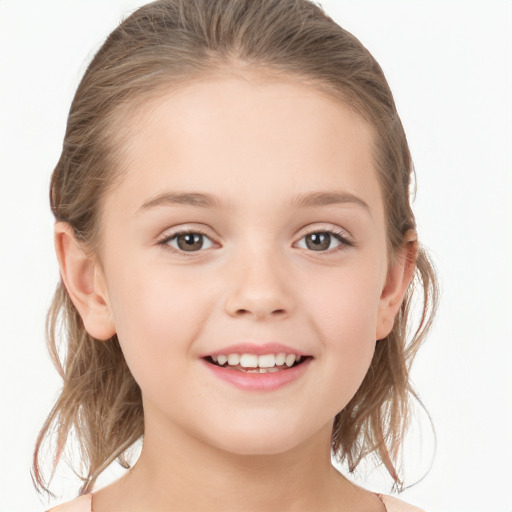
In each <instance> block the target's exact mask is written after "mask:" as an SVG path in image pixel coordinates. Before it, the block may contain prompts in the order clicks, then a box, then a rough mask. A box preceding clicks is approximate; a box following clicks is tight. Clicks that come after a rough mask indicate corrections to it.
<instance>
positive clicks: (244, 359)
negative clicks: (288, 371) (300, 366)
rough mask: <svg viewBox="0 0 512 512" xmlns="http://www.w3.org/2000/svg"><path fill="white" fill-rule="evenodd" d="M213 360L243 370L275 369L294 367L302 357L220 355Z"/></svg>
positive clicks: (291, 355)
mask: <svg viewBox="0 0 512 512" xmlns="http://www.w3.org/2000/svg"><path fill="white" fill-rule="evenodd" d="M212 359H213V360H214V361H215V362H216V363H218V364H220V365H221V366H222V365H224V364H226V363H228V364H229V365H230V366H237V365H240V366H241V367H242V368H258V367H259V368H273V367H274V366H281V365H284V364H286V366H293V364H294V363H295V362H297V363H298V362H299V361H300V359H301V356H299V355H295V354H285V353H284V352H281V353H279V354H262V355H256V354H227V355H226V354H219V355H216V356H212Z"/></svg>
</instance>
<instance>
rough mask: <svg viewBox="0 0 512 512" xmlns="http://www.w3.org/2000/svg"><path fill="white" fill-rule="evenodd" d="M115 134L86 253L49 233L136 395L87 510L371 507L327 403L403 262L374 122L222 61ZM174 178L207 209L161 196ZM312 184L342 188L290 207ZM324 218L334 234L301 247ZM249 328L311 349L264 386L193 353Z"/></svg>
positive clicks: (341, 388)
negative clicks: (196, 241)
mask: <svg viewBox="0 0 512 512" xmlns="http://www.w3.org/2000/svg"><path fill="white" fill-rule="evenodd" d="M128 139H129V140H128V141H127V143H126V144H125V145H124V146H123V147H122V149H121V151H122V152H121V155H122V159H123V162H124V163H125V169H126V171H125V174H124V175H123V177H122V179H121V180H120V182H119V185H118V186H117V187H116V188H115V189H114V190H113V191H112V192H111V193H109V195H108V196H107V197H105V198H104V201H103V203H102V211H101V219H102V231H101V240H100V245H99V247H100V249H99V251H98V253H96V254H95V255H89V254H88V253H86V252H84V251H82V250H81V248H80V247H79V246H78V244H77V243H76V241H75V240H74V238H73V235H72V231H71V229H70V227H69V226H67V225H66V224H62V223H58V224H57V225H56V231H55V232H56V235H55V236H56V247H57V254H58V257H59V262H60V265H61V271H62V276H63V279H64V282H65V284H66V287H67V289H68V291H69V293H70V296H71V297H72V300H73V302H74V303H75V305H76V307H77V308H78V310H79V312H80V314H81V316H82V318H83V320H84V324H85V326H86V329H87V330H88V332H89V333H90V334H91V335H93V336H94V337H96V338H99V339H107V338H109V337H110V336H112V335H113V334H114V333H117V335H118V337H119V341H120V344H121V347H122V349H123V353H124V355H125V357H126V360H127V362H128V365H129V367H130V369H131V371H132V373H133V375H134V377H135V379H136V380H137V382H138V384H139V385H140V387H141V389H142V394H143V402H144V420H145V437H144V446H143V450H142V454H141V457H140V459H139V461H138V463H137V464H136V465H135V467H134V468H133V470H132V471H130V472H129V473H128V474H127V475H126V476H125V477H123V478H122V479H121V480H119V481H117V482H115V483H114V484H112V485H110V486H109V487H106V488H104V489H102V490H100V491H98V492H96V493H95V494H94V496H93V506H94V511H95V512H106V511H107V510H108V511H109V512H117V511H123V512H131V511H139V512H140V511H141V510H151V511H154V512H159V511H164V510H166V511H167V510H210V511H215V510H233V511H234V510H237V511H238V510H240V511H241V510H244V511H246V512H247V511H252V510H255V511H256V510H258V511H265V510H275V509H276V503H279V509H280V510H294V511H306V510H313V509H316V510H324V511H329V510H337V511H345V510H346V511H349V510H350V511H355V512H357V511H361V512H362V511H366V512H368V511H382V510H384V507H383V505H382V503H381V502H380V500H379V499H378V498H377V497H376V496H375V495H373V494H372V493H369V492H367V491H364V490H362V489H360V488H358V487H356V486H354V485H353V484H352V483H350V482H349V481H348V480H346V479H345V478H344V477H342V476H341V475H340V474H339V473H338V472H337V471H336V470H335V469H334V468H333V467H332V465H331V462H330V436H331V427H332V421H333V418H334V416H335V415H336V414H337V413H338V412H339V411H340V410H341V409H343V407H344V406H345V405H346V404H347V403H348V401H349V400H350V399H351V398H352V396H353V395H354V394H355V392H356V390H357V389H358V387H359V385H360V384H361V382H362V380H363V378H364V376H365V374H366V372H367V369H368V367H369V365H370V362H371V359H372V356H373V352H374V349H375V342H376V340H377V339H381V338H384V337H385V336H386V335H387V334H388V333H389V331H390V330H391V328H392V325H393V320H394V318H395V315H396V313H397V311H398V308H399V306H400V303H401V301H402V298H403V295H404V293H405V290H406V288H407V285H408V283H409V280H410V278H411V275H412V271H413V269H414V263H412V262H411V259H412V258H411V257H410V256H411V254H412V247H413V245H414V244H412V243H409V244H407V245H404V249H403V251H402V252H399V253H398V254H397V255H396V258H393V264H391V263H390V261H389V259H388V256H387V245H386V230H385V216H384V206H383V201H382V197H381V191H380V187H379V183H378V180H377V177H376V173H375V169H374V162H373V156H372V144H373V134H372V130H371V128H370V127H369V126H368V125H367V124H366V123H365V121H363V120H362V119H361V118H360V117H359V116H358V115H357V114H355V113H354V112H353V111H352V110H350V109H349V108H348V107H347V106H346V105H344V104H343V103H341V102H339V101H336V100H334V99H332V98H330V97H328V96H327V95H325V94H323V93H322V92H320V91H318V90H316V89H314V88H312V87H311V86H309V85H305V84H303V83H300V82H297V81H293V80H292V79H289V80H288V79H280V80H277V81H269V80H260V79H257V78H255V77H249V76H246V77H240V76H234V75H222V76H216V77H211V78H209V79H207V80H204V81H202V82H196V83H193V84H189V85H188V86H186V87H183V88H180V89H177V90H171V91H169V92H168V94H165V95H163V96H161V97H159V98H158V99H156V100H154V101H152V103H151V104H148V105H146V106H145V108H143V109H142V110H141V111H140V112H138V113H137V114H134V116H133V127H132V128H131V134H130V136H129V138H128ZM177 191H179V192H196V193H209V194H212V195H214V196H216V197H217V198H218V200H219V201H222V202H223V206H222V207H219V208H217V207H215V208H205V207H199V206H191V205H176V204H171V203H169V202H168V201H163V200H162V199H161V198H162V194H167V193H169V192H177ZM319 191H322V192H334V191H336V192H340V193H341V194H343V195H344V197H345V200H344V201H343V202H341V203H335V204H327V205H317V206H309V207H296V206H292V202H293V200H294V198H296V196H297V195H302V194H308V193H311V192H319ZM354 198H355V199H354ZM347 199H349V200H347ZM178 228H179V229H180V230H181V229H182V228H183V229H184V230H185V231H187V232H188V233H197V230H198V229H199V230H200V231H202V232H204V233H206V235H207V237H206V238H203V239H202V241H203V247H204V248H202V249H200V250H197V251H195V252H188V253H186V252H185V253H184V252H181V253H180V252H179V251H178V247H179V246H178V240H177V239H176V238H174V239H172V238H171V239H170V237H172V235H173V234H174V233H175V232H176V230H177V229H178ZM326 231H335V232H337V233H338V232H339V233H341V236H342V237H343V238H344V241H342V242H340V241H339V240H337V239H336V238H335V237H334V236H332V237H331V238H330V239H329V238H327V240H330V242H331V243H330V245H329V244H328V247H329V248H328V249H327V250H324V249H322V250H314V248H313V249H311V248H310V246H308V245H307V240H309V241H311V236H309V237H306V235H311V234H313V233H316V234H318V233H325V232H326ZM165 239H167V242H166V243H162V242H163V241H164V240H165ZM414 239H415V237H414V233H409V234H408V236H407V240H406V241H407V242H413V241H414ZM183 246H184V245H183V240H182V245H181V247H183ZM173 249H174V250H173ZM407 253H410V254H407ZM405 256H409V257H408V258H406V257H405ZM248 339H250V340H251V341H253V342H255V343H263V342H266V341H270V340H271V341H277V342H280V343H284V344H286V345H289V346H291V347H294V348H296V349H297V350H298V351H301V352H303V353H306V354H309V355H310V356H312V360H311V362H310V364H309V366H308V368H307V370H306V372H305V373H304V374H303V375H302V376H301V377H300V378H299V379H297V380H295V381H293V382H291V383H289V384H287V385H286V386H283V387H281V388H279V389H277V390H274V391H270V392H268V391H267V392H256V391H245V390H241V389H239V388H237V387H234V386H232V385H231V384H229V383H226V382H224V381H221V380H219V379H218V378H216V377H214V376H213V375H212V374H211V372H209V371H208V370H207V368H206V367H205V364H204V361H203V360H202V358H201V356H202V355H204V354H207V353H209V352H215V351H219V350H220V349H222V348H223V347H225V346H227V345H230V344H232V343H236V342H240V341H245V340H248ZM198 490H200V492H198Z"/></svg>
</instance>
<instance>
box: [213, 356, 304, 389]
mask: <svg viewBox="0 0 512 512" xmlns="http://www.w3.org/2000/svg"><path fill="white" fill-rule="evenodd" d="M310 362H311V358H310V357H308V358H307V359H306V360H305V361H304V362H302V363H300V364H298V365H297V366H294V367H292V368H288V369H286V370H280V371H278V372H274V373H248V372H243V371H239V370H231V369H230V368H224V367H222V366H216V365H214V364H211V363H209V362H208V361H206V360H204V359H203V363H204V364H205V365H206V367H207V368H208V370H210V372H212V374H213V375H214V376H215V377H217V378H219V379H221V380H224V381H226V382H229V383H230V384H232V385H233V386H236V387H237V388H239V389H243V390H245V391H274V390H276V389H279V388H281V387H283V386H286V385H287V384H290V383H291V382H294V381H296V380H297V379H299V378H300V377H301V376H302V375H303V374H304V372H305V371H306V370H307V369H308V366H309V364H310Z"/></svg>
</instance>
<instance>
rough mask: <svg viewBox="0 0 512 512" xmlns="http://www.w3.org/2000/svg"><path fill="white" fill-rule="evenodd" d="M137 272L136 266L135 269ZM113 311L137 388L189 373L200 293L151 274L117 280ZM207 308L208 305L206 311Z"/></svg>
mask: <svg viewBox="0 0 512 512" xmlns="http://www.w3.org/2000/svg"><path fill="white" fill-rule="evenodd" d="M131 268H133V267H131ZM111 290H112V291H111V293H109V295H110V298H111V309H112V314H113V318H114V324H115V327H116V331H117V336H118V338H119V343H120V345H121V348H122V350H123V353H124V356H125V359H126V361H127V363H128V366H129V367H130V370H131V371H132V373H133V375H134V377H135V379H136V380H137V382H138V383H139V385H140V386H141V387H142V388H144V384H145V383H149V382H151V381H153V380H154V381H155V382H154V384H155V385H156V384H157V383H158V380H159V378H161V376H160V377H159V376H158V374H159V373H160V374H161V373H162V372H163V373H164V374H166V375H167V376H172V375H178V373H179V372H181V371H183V370H185V366H186V363H187V360H186V359H185V360H184V355H185V356H186V354H187V351H188V350H189V348H190V347H191V345H192V344H193V340H194V338H195V336H196V335H197V330H198V329H199V328H200V325H201V322H200V318H201V316H202V313H201V306H202V304H201V301H200V300H198V294H197V289H195V287H191V286H187V285H186V284H185V285H184V284H183V283H180V282H178V281H177V280H176V276H173V278H172V279H166V278H162V274H161V273H159V272H158V271H157V269H153V271H151V272H150V271H148V270H147V269H146V270H145V271H144V272H139V273H137V272H132V273H130V275H129V276H128V275H121V274H120V273H119V274H117V275H114V276H113V277H112V279H111ZM203 307H204V306H203Z"/></svg>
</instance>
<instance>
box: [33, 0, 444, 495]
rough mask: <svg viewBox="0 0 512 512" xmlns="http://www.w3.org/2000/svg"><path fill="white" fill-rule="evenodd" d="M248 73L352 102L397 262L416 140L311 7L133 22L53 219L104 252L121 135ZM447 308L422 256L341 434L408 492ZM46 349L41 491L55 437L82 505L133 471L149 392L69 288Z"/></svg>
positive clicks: (75, 141) (86, 115)
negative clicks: (412, 427)
mask: <svg viewBox="0 0 512 512" xmlns="http://www.w3.org/2000/svg"><path fill="white" fill-rule="evenodd" d="M244 68H245V69H246V70H255V69H256V70H257V69H259V70H262V72H264V73H267V74H269V75H272V76H277V77H278V76H279V75H280V74H281V75H284V76H291V77H295V78H298V79H300V80H303V81H307V82H309V83H311V84H312V85H313V86H315V87H317V88H318V89H320V90H322V91H325V92H327V93H328V94H331V95H332V96H334V97H336V98H338V99H340V100H341V101H344V102H345V103H346V104H347V105H349V106H350V107H352V108H353V109H354V110H355V111H357V112H358V113H359V114H360V115H361V116H362V117H363V118H364V119H365V120H366V121H367V122H368V123H369V124H370V125H371V126H372V127H373V129H374V132H375V139H376V142H375V168H376V170H377V174H378V179H379V182H380V185H381V189H382V193H383V198H384V203H385V211H386V225H387V235H388V243H389V252H390V254H391V255H393V254H394V252H395V251H396V250H397V249H398V248H399V247H401V246H402V245H403V243H404V236H405V233H406V232H407V231H408V230H409V229H414V228H415V219H414V215H413V212H412V210H411V206H410V193H411V191H410V187H411V177H412V174H413V168H412V162H411V156H410V153H409V148H408V145H407V140H406V136H405V133H404V130H403V127H402V124H401V122H400V118H399V116H398V114H397V111H396V107H395V104H394V100H393V97H392V94H391V91H390V89H389V86H388V84H387V82H386V79H385V77H384V74H383V72H382V70H381V68H380V66H379V65H378V64H377V62H376V61H375V59H374V58H373V57H372V56H371V55H370V53H369V52H368V51H367V50H366V49H365V48H364V46H363V45H362V44H361V43H360V42H359V41H358V40H357V39H356V38H355V37H354V36H352V35H351V34H350V33H348V32H347V31H345V30H344V29H342V28H341V27H340V26H339V25H337V24H336V23H335V22H334V21H333V20H332V19H331V18H330V17H329V16H327V15H326V14H325V13H324V12H323V10H322V9H321V8H320V7H319V6H317V5H315V4H314V3H312V2H310V1H308V0H258V1H254V0H161V1H157V2H153V3H151V4H148V5H146V6H144V7H142V8H140V9H139V10H137V11H136V12H135V13H133V14H132V15H131V16H130V17H128V18H127V19H126V20H125V21H124V22H123V23H122V24H121V25H120V26H119V27H118V28H117V29H115V30H114V31H113V32H112V34H110V36H109V37H108V39H107V40H106V42H105V43H104V44H103V46H102V47H101V48H100V50H99V51H98V52H97V54H96V55H95V57H94V59H93V60H92V62H91V63H90V65H89V67H88V68H87V70H86V72H85V74H84V77H83V79H82V81H81V83H80V85H79V87H78V90H77V92H76V95H75V97H74V100H73V102H72V105H71V109H70V113H69V118H68V124H67V130H66V134H65V139H64V144H63V149H62V154H61V156H60V160H59V162H58V164H57V166H56V168H55V170H54V173H53V175H52V180H51V191H50V200H51V208H52V211H53V213H54V215H55V218H56V219H57V220H58V221H64V222H67V223H69V224H70V225H71V226H72V227H73V229H74V232H75V235H76V237H77V239H78V240H80V241H81V242H82V243H83V245H84V247H87V248H88V249H89V250H94V248H95V247H96V246H97V244H98V238H99V237H98V233H99V229H100V226H101V222H100V221H101V218H100V216H99V210H100V208H99V205H100V202H101V200H102V198H104V197H105V196H106V195H107V194H108V191H109V190H110V189H111V187H112V186H113V185H114V184H115V182H116V180H118V179H120V177H122V173H121V168H122V155H121V154H120V148H121V146H122V141H123V135H126V130H124V131H123V129H122V127H123V126H126V127H127V130H129V122H130V114H131V113H132V112H133V110H134V108H135V107H136V106H137V105H143V104H144V102H145V101H147V100H148V99H150V98H152V97H155V96H158V94H159V92H161V91H162V90H164V89H167V88H169V87H173V86H176V85H177V84H186V83H188V82H190V81H191V80H195V79H201V77H204V76H205V75H207V74H209V73H215V72H216V71H220V70H224V71H226V70H227V71H229V70H236V71H237V72H242V73H243V72H244ZM413 292H417V293H418V294H419V296H420V299H421V308H420V314H419V318H418V319H417V322H416V323H417V325H416V326H411V325H410V317H411V305H412V299H413ZM436 299H437V286H436V279H435V274H434V271H433V268H432V265H431V263H430V261H429V259H428V257H427V254H426V252H425V251H424V249H423V248H422V247H421V246H419V247H418V253H417V261H416V273H415V278H414V279H413V281H412V283H411V285H410V287H409V289H408V291H407V294H406V296H405V299H404V301H403V304H402V306H401V309H400V311H399V313H398V315H397V318H396V320H395V324H394V327H393V330H392V332H391V333H390V334H389V336H387V337H386V338H385V339H382V340H379V341H377V344H376V350H375V354H374V357H373V360H372V363H371V366H370V368H369V371H368V373H367V375H366V377H365V379H364V381H363V383H362V385H361V386H360V388H359V389H358V391H357V393H356V394H355V396H354V397H353V398H352V400H351V401H350V402H349V404H348V405H347V406H346V407H345V408H344V409H343V410H342V411H341V412H340V413H339V414H338V415H337V416H336V417H335V420H334V425H333V434H332V450H333V453H334V455H335V456H336V457H337V458H338V459H339V460H341V461H344V462H346V463H347V464H348V468H349V470H350V471H353V470H354V469H355V468H356V467H357V466H358V464H359V463H360V462H361V460H362V459H363V458H365V457H366V456H367V455H369V454H374V455H376V456H377V458H378V459H379V460H380V461H381V462H382V463H383V464H384V465H385V467H386V468H387V469H388V471H389V473H390V474H391V476H392V478H393V480H394V482H395V483H396V484H398V485H400V484H401V476H400V475H399V472H398V462H399V460H398V454H399V449H400V446H401V443H402V440H403V436H404V433H405V430H406V428H407V424H408V421H409V418H410V405H411V403H410V402H411V397H416V394H415V392H414V390H413V389H412V387H411V384H410V381H409V370H410V365H411V362H412V360H413V358H414V356H415V354H416V352H417V350H418V348H419V346H420V344H421V342H422V340H423V338H424V336H425V334H426V332H427V331H428V328H429V327H430V324H431V321H432V316H433V312H434V310H435V305H436ZM60 329H61V330H62V331H63V336H62V337H61V338H60V339H61V343H62V345H60V343H59V330H60ZM409 333H412V335H410V336H408V334H409ZM47 337H48V347H49V351H50V354H51V356H52V359H53V361H54V363H55V365H56V367H57V369H58V371H59V373H60V375H61V377H62V379H63V387H62V391H61V393H60V395H59V397H58V399H57V401H56V403H55V405H54V407H53V409H52V410H51V412H50V414H49V416H48V418H47V420H46V422H45V424H44V425H43V427H42V429H41V432H40V434H39V437H38V440H37V444H36V449H35V453H34V467H33V475H34V481H35V483H36V486H37V487H38V488H39V489H44V490H46V491H48V492H49V489H48V486H49V482H48V480H47V479H45V478H44V476H43V474H42V471H41V470H40V468H41V460H40V459H41V458H42V456H41V446H42V443H43V442H44V441H45V440H47V439H49V438H51V437H52V434H53V433H55V435H56V450H55V453H56V455H55V459H54V461H53V469H54V470H55V467H56V465H57V464H58V462H59V459H60V456H61V454H62V452H63V450H64V447H65V446H66V443H67V441H68V439H69V436H70V434H74V435H75V436H76V438H77V440H78V442H79V445H80V447H81V456H82V465H83V468H85V472H84V474H83V475H82V478H83V482H84V484H83V486H82V488H81V491H80V492H81V493H85V492H89V491H90V490H91V489H92V486H93V485H94V482H95V481H96V479H97V477H98V476H99V474H100V473H101V472H102V471H103V470H104V469H105V468H106V467H107V466H108V465H109V464H110V463H111V462H113V461H114V460H116V459H118V460H119V461H120V462H121V463H122V464H123V465H124V466H125V467H127V466H128V461H127V460H126V458H125V456H124V454H125V452H126V450H127V448H129V447H130V446H131V445H132V444H133V443H134V442H135V441H136V440H138V439H139V438H140V437H141V436H143V434H144V424H143V410H142V400H141V392H140V389H139V387H138V385H137V384H136V382H135V380H134V379H133V377H132V375H131V373H130V371H129V369H128V367H127V365H126V362H125V360H124V357H123V354H122V352H121V349H120V346H119V343H118V340H117V337H116V336H114V337H113V338H111V339H110V340H108V341H99V340H96V339H94V338H92V337H91V336H90V335H89V334H88V333H87V332H86V331H85V329H84V327H83V323H82V320H81V318H80V316H79V314H78V312H77V310H76V309H75V307H74V306H73V304H72V302H71V300H70V298H69V296H68V294H67V292H66V289H65V287H64V285H63V283H62V282H61V283H60V284H59V285H58V287H57V290H56V292H55V296H54V299H53V303H52V306H51V308H50V310H49V313H48V322H47ZM416 398H417V397H416Z"/></svg>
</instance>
